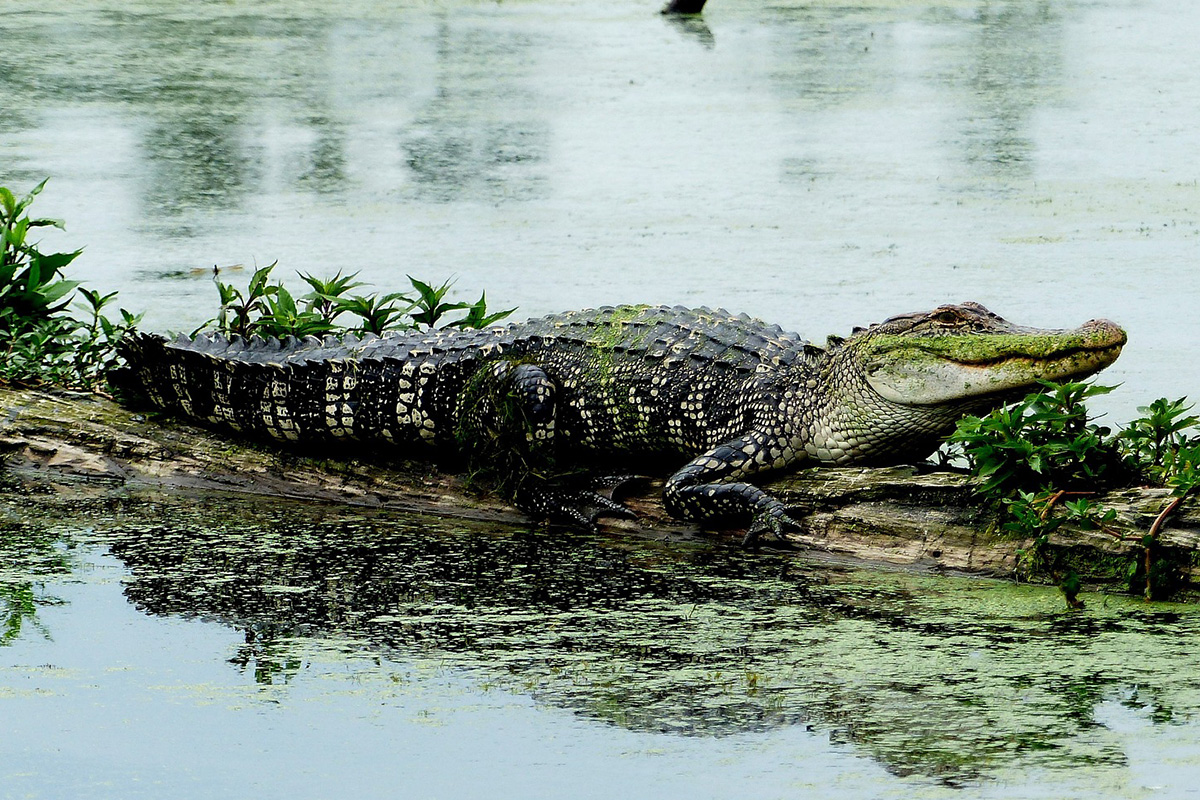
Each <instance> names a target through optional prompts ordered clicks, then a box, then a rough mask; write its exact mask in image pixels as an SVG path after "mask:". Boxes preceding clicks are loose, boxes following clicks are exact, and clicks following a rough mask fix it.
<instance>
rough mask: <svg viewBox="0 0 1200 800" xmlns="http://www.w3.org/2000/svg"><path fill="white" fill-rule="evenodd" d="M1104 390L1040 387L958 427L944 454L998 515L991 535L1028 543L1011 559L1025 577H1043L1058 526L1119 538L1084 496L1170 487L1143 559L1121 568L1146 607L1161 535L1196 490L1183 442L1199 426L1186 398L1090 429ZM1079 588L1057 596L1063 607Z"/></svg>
mask: <svg viewBox="0 0 1200 800" xmlns="http://www.w3.org/2000/svg"><path fill="white" fill-rule="evenodd" d="M1112 388H1113V387H1107V386H1097V385H1095V384H1088V383H1066V384H1054V383H1046V384H1044V385H1043V388H1042V390H1041V391H1039V392H1037V393H1034V394H1031V395H1029V396H1027V397H1026V398H1025V399H1024V400H1022V401H1021V402H1019V403H1017V404H1015V405H1013V406H1010V407H1007V408H1002V409H997V410H995V411H993V412H991V413H990V414H988V415H986V416H984V417H966V418H964V419H963V420H962V421H960V422H959V425H958V429H957V431H956V432H955V434H954V435H953V436H952V437H951V445H952V447H953V448H955V451H956V452H957V453H958V454H960V455H962V456H963V457H965V458H966V460H967V463H968V465H969V467H970V468H971V470H972V471H973V473H974V474H975V475H976V476H977V477H978V478H980V485H979V492H980V493H981V494H982V495H983V496H984V497H986V498H988V499H990V500H991V501H992V502H993V503H995V504H996V505H997V507H998V508H1000V509H1001V520H1000V523H999V529H1000V530H1001V531H1002V532H1004V533H1006V534H1008V535H1011V536H1014V537H1017V538H1021V539H1025V540H1028V541H1029V542H1030V544H1029V545H1028V546H1027V547H1024V548H1022V549H1021V550H1019V551H1018V553H1017V554H1018V558H1019V563H1020V567H1021V569H1022V570H1023V571H1025V572H1026V573H1030V574H1032V573H1038V572H1043V573H1044V572H1048V571H1050V570H1051V566H1052V565H1051V564H1050V563H1049V561H1048V559H1047V556H1046V546H1047V544H1048V543H1049V540H1050V537H1051V535H1052V534H1053V533H1054V532H1055V531H1057V530H1058V529H1059V528H1061V527H1062V526H1064V525H1070V526H1073V527H1076V528H1080V529H1084V530H1105V531H1108V532H1109V533H1112V534H1113V535H1114V536H1120V535H1119V534H1117V533H1115V532H1114V531H1113V530H1112V523H1113V522H1114V521H1115V519H1116V512H1115V511H1114V510H1113V509H1110V508H1105V507H1104V506H1102V505H1100V504H1099V503H1096V502H1094V501H1093V500H1091V499H1089V497H1088V496H1089V495H1092V494H1094V493H1095V492H1097V491H1098V490H1102V489H1107V488H1112V487H1113V486H1116V485H1127V484H1129V483H1131V482H1136V481H1144V482H1150V483H1155V484H1158V485H1165V486H1169V487H1171V495H1172V500H1171V501H1170V502H1169V503H1168V504H1167V505H1166V506H1165V507H1164V508H1163V509H1162V511H1161V513H1160V514H1159V515H1158V518H1157V519H1155V521H1154V523H1153V524H1152V525H1151V527H1150V530H1149V531H1148V532H1147V533H1146V534H1145V535H1144V536H1141V537H1136V539H1135V541H1136V543H1137V544H1139V545H1140V546H1141V548H1142V549H1141V553H1140V555H1139V556H1138V557H1134V558H1132V559H1131V560H1130V561H1129V564H1128V570H1127V575H1128V577H1129V579H1130V584H1131V588H1133V587H1134V586H1135V585H1141V586H1142V591H1143V593H1144V594H1145V596H1146V597H1147V598H1151V597H1154V596H1158V595H1159V594H1161V593H1162V588H1163V587H1164V586H1165V585H1166V584H1167V583H1168V582H1169V581H1170V580H1171V576H1170V575H1169V574H1168V573H1169V572H1170V570H1169V568H1168V567H1167V566H1166V562H1165V561H1162V560H1161V559H1156V558H1155V557H1154V555H1155V552H1156V550H1157V547H1158V534H1159V531H1160V530H1161V528H1162V526H1163V524H1165V520H1166V519H1167V517H1168V516H1169V515H1170V514H1171V513H1172V512H1174V511H1175V510H1176V509H1177V508H1178V507H1179V505H1180V503H1182V502H1183V500H1184V498H1186V497H1187V496H1188V495H1189V494H1190V493H1192V492H1193V491H1194V490H1195V489H1196V488H1197V486H1200V437H1198V436H1195V435H1189V434H1188V433H1187V432H1188V430H1189V429H1192V428H1194V427H1195V426H1196V424H1197V422H1200V418H1197V417H1195V416H1192V415H1189V414H1188V413H1187V412H1188V411H1190V410H1191V407H1190V406H1189V405H1188V404H1187V401H1186V398H1180V399H1178V400H1173V401H1171V400H1167V399H1166V398H1160V399H1159V400H1155V401H1154V402H1153V403H1151V404H1150V405H1149V406H1144V407H1141V408H1139V409H1138V410H1139V411H1140V412H1142V414H1143V415H1144V416H1142V417H1139V418H1138V419H1135V420H1133V421H1132V422H1130V423H1129V424H1128V425H1127V426H1125V427H1124V428H1123V429H1122V430H1121V431H1120V432H1119V433H1117V434H1116V435H1113V434H1112V432H1111V430H1110V429H1108V428H1107V427H1103V426H1099V425H1096V424H1095V423H1094V421H1093V420H1092V419H1091V417H1089V415H1088V412H1087V408H1086V402H1085V401H1086V400H1087V399H1089V398H1091V397H1095V396H1097V395H1102V394H1107V393H1108V392H1110V391H1112ZM1067 498H1075V499H1067ZM1064 580H1065V579H1064ZM1073 580H1074V582H1076V583H1077V582H1078V576H1077V575H1076V576H1075V578H1074V579H1073ZM1068 583H1070V581H1068ZM1065 585H1066V584H1064V586H1065ZM1077 588H1078V587H1077V586H1075V587H1074V589H1073V590H1072V592H1068V591H1067V589H1066V588H1064V593H1065V594H1067V597H1068V601H1069V602H1073V598H1074V594H1073V592H1074V591H1077Z"/></svg>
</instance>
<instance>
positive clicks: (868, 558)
mask: <svg viewBox="0 0 1200 800" xmlns="http://www.w3.org/2000/svg"><path fill="white" fill-rule="evenodd" d="M362 455H363V453H362V450H361V448H359V450H358V451H357V452H356V453H354V454H353V455H351V454H348V453H341V454H339V453H335V452H326V453H321V454H309V453H300V452H295V451H288V450H282V449H278V448H275V447H273V446H270V445H268V444H260V443H255V442H247V441H244V440H238V439H235V438H233V437H231V436H225V435H221V434H217V433H214V432H212V431H208V430H205V429H203V428H198V427H195V426H192V425H189V424H186V423H183V422H180V421H179V420H176V419H173V418H170V417H166V416H161V415H144V414H139V413H135V412H131V411H129V410H127V409H125V408H123V407H121V406H119V405H117V404H116V403H114V402H112V401H110V400H107V399H105V398H103V397H100V396H97V395H89V394H79V393H69V392H44V391H34V390H14V389H0V457H2V458H3V459H4V462H5V465H6V468H7V471H8V472H9V473H10V474H11V475H12V476H15V477H16V478H17V479H18V480H21V481H26V482H39V483H45V482H47V480H48V479H53V482H54V483H55V485H56V487H57V490H58V492H59V493H60V495H61V494H62V493H64V492H65V493H70V492H71V491H73V490H72V488H71V486H72V484H75V485H79V486H85V485H86V486H89V487H91V488H90V489H89V490H88V491H90V492H94V488H95V484H96V482H105V483H108V484H111V485H113V486H114V487H123V486H130V487H139V488H145V487H147V486H149V487H163V488H164V489H187V490H199V491H232V492H239V493H246V494H252V495H261V496H267V497H284V498H292V499H302V500H308V501H317V502H326V503H339V504H353V505H363V506H371V507H379V508H389V509H395V510H397V511H403V512H409V513H420V514H433V515H438V516H443V517H451V518H453V517H458V518H463V519H473V520H484V521H492V522H496V523H499V524H510V525H511V524H517V525H520V524H528V520H527V518H526V517H524V516H523V515H522V514H521V513H520V512H519V511H517V510H515V509H514V508H512V507H511V506H509V505H507V504H506V503H504V502H503V501H501V500H500V499H498V498H496V497H492V496H488V495H480V494H479V493H478V492H476V491H473V490H471V489H470V488H468V486H467V485H466V483H465V481H464V479H463V477H462V476H461V475H457V474H454V473H452V472H446V471H443V470H440V469H438V468H436V467H434V466H431V464H430V463H429V462H396V461H389V460H388V459H387V457H386V454H382V453H380V454H376V455H379V456H380V457H379V458H372V459H370V460H364V459H363V458H362ZM661 486H662V483H661V480H652V481H650V483H649V484H648V485H646V486H645V487H641V488H640V491H639V493H637V494H635V495H634V496H631V497H626V498H624V500H625V502H626V503H627V504H628V505H629V506H630V507H632V508H633V509H634V510H635V511H637V512H638V514H639V517H640V518H639V519H638V520H637V521H635V522H627V521H612V522H611V523H610V522H609V521H604V522H603V524H602V528H603V527H610V528H613V529H620V530H622V531H625V532H630V533H634V534H637V535H645V536H655V537H660V538H661V537H665V538H680V539H682V538H690V537H694V536H725V537H728V538H729V539H730V540H731V541H733V540H734V539H735V538H737V537H740V535H741V533H742V532H740V531H735V530H718V531H701V529H700V528H698V527H697V526H695V525H690V524H687V523H681V522H679V521H677V520H672V519H671V518H669V517H668V516H667V515H666V514H665V512H664V511H663V507H662V503H661V501H660V499H659V491H660V489H661ZM768 488H769V490H770V491H771V492H773V493H774V494H775V495H776V496H778V497H780V498H781V499H782V500H784V502H786V503H789V504H792V505H794V506H796V507H797V509H798V510H799V512H798V513H797V514H796V516H797V517H798V518H800V519H801V520H802V523H803V528H802V530H800V531H798V532H795V533H793V534H791V535H790V539H791V541H792V543H793V544H794V545H796V547H797V550H798V552H800V553H805V554H808V555H816V556H818V557H823V558H833V559H839V560H856V561H865V562H871V563H877V564H883V565H892V566H900V567H903V568H906V569H919V570H926V571H945V572H950V573H954V574H969V575H981V576H989V577H1007V576H1012V575H1013V574H1014V572H1015V571H1016V569H1017V566H1018V556H1017V553H1018V551H1019V550H1021V549H1022V548H1024V547H1026V546H1027V545H1028V543H1027V542H1021V541H1017V540H1014V539H1011V538H1003V537H1000V536H997V535H995V534H994V533H992V532H991V531H990V529H991V528H992V527H993V525H994V518H993V515H992V513H991V512H989V511H988V510H987V509H986V508H984V507H983V506H982V505H981V504H980V502H979V499H978V497H977V496H976V495H975V493H974V490H973V485H972V483H971V481H970V480H969V479H968V478H967V477H965V476H963V475H960V474H957V473H952V472H928V471H922V470H919V469H917V468H914V467H891V468H885V469H864V468H836V469H835V468H820V469H809V470H803V471H800V472H798V473H796V474H793V475H789V476H786V477H783V478H781V479H779V480H776V481H773V482H772V483H770V484H769V485H768ZM80 491H81V494H82V492H83V490H82V489H81V490H80ZM1094 500H1095V502H1098V503H1102V504H1104V505H1105V506H1107V507H1110V508H1113V509H1115V510H1116V511H1117V521H1116V523H1115V524H1114V525H1113V527H1112V528H1111V529H1110V530H1106V531H1084V530H1078V529H1070V528H1062V529H1059V531H1058V532H1056V534H1055V536H1054V537H1053V538H1052V540H1051V549H1052V551H1053V552H1054V553H1056V554H1057V563H1059V564H1067V565H1069V566H1070V567H1071V568H1072V569H1075V570H1076V571H1078V572H1079V573H1080V574H1081V575H1082V576H1083V577H1084V579H1085V581H1087V582H1088V583H1089V584H1091V585H1092V586H1094V587H1097V588H1103V587H1104V586H1105V585H1106V584H1107V585H1110V586H1112V587H1113V588H1114V589H1116V588H1119V589H1120V590H1122V591H1123V590H1125V587H1126V584H1127V582H1128V579H1127V577H1126V575H1125V574H1124V573H1125V570H1126V569H1127V567H1128V565H1129V564H1130V563H1131V560H1132V559H1136V558H1137V557H1139V554H1140V553H1141V552H1142V543H1141V538H1142V536H1143V535H1144V534H1145V533H1146V532H1147V531H1149V529H1150V526H1151V524H1152V523H1153V521H1154V519H1155V517H1156V516H1157V515H1158V514H1159V512H1160V511H1161V510H1162V509H1163V508H1164V507H1165V506H1166V505H1167V503H1168V502H1169V500H1170V497H1169V495H1168V492H1167V490H1165V489H1154V488H1135V489H1128V490H1123V491H1120V492H1114V493H1111V494H1108V495H1104V496H1100V497H1097V498H1094ZM1159 543H1160V545H1161V546H1160V548H1159V551H1160V552H1161V553H1167V554H1170V557H1171V560H1172V563H1173V564H1174V567H1173V568H1174V569H1176V570H1177V572H1178V573H1179V578H1180V579H1181V581H1180V583H1179V584H1177V585H1178V586H1179V588H1180V589H1181V590H1182V591H1183V594H1185V595H1193V594H1194V593H1195V591H1194V590H1195V588H1196V587H1195V584H1196V579H1195V576H1194V574H1193V568H1192V563H1193V562H1194V561H1196V560H1197V559H1196V558H1195V554H1196V552H1197V550H1198V549H1200V508H1197V507H1196V505H1195V504H1192V503H1185V504H1183V506H1182V507H1181V508H1180V509H1179V510H1178V511H1176V512H1175V513H1174V514H1173V515H1172V516H1171V518H1170V520H1169V521H1168V523H1167V524H1166V526H1165V527H1164V528H1163V529H1162V531H1161V532H1160V534H1159ZM1044 578H1045V579H1046V580H1050V579H1052V578H1053V575H1046V576H1044Z"/></svg>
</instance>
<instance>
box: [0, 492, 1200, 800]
mask: <svg viewBox="0 0 1200 800" xmlns="http://www.w3.org/2000/svg"><path fill="white" fill-rule="evenodd" d="M34 508H36V509H37V510H38V513H39V514H41V515H44V516H45V517H46V518H47V519H53V520H55V521H54V522H46V523H44V524H37V523H34V524H31V523H29V522H28V520H29V518H30V517H31V513H30V509H31V506H30V505H29V502H28V500H27V499H26V500H22V499H20V498H14V497H11V496H9V497H8V499H7V501H6V503H5V504H4V506H3V507H2V508H0V513H2V514H3V519H4V520H5V521H4V522H3V524H2V525H0V545H2V546H3V559H4V564H5V567H4V569H3V572H0V597H2V598H3V599H2V600H0V622H3V623H4V624H5V626H6V627H5V628H4V632H3V634H2V636H3V647H2V648H0V708H3V710H4V718H5V720H6V728H7V730H9V731H11V732H12V735H8V736H6V737H5V738H4V739H3V742H2V743H0V786H3V787H4V788H3V790H2V791H0V795H2V796H5V797H27V796H29V797H62V796H71V797H106V796H112V797H118V796H119V797H140V796H147V797H150V796H153V797H168V796H169V797H217V796H250V795H249V794H248V792H249V791H250V790H253V794H254V796H265V797H284V796H300V797H334V796H349V795H350V794H353V795H356V796H368V797H385V796H402V797H458V796H471V795H474V794H475V793H477V792H478V791H481V790H483V789H485V788H486V789H487V790H488V792H489V796H496V797H561V796H572V797H575V796H579V797H614V796H662V797H681V798H682V797H694V796H702V797H735V796H736V797H745V796H751V797H793V796H807V794H808V793H812V792H818V790H819V792H818V793H819V795H820V796H822V797H866V796H881V797H882V796H887V797H911V796H919V797H937V796H942V795H943V794H945V795H956V796H957V795H958V793H959V792H961V791H964V790H966V791H967V792H968V794H969V796H989V797H1033V796H1037V797H1063V796H1077V795H1076V794H1075V793H1076V792H1084V791H1089V792H1095V793H1096V796H1105V797H1109V796H1114V797H1116V796H1120V797H1141V796H1150V795H1151V793H1152V792H1153V793H1154V796H1171V797H1185V796H1189V795H1188V792H1189V791H1194V787H1195V786H1196V785H1197V783H1196V780H1197V778H1198V777H1200V760H1198V759H1197V757H1196V755H1195V751H1196V742H1197V741H1198V740H1200V719H1198V718H1197V714H1198V712H1200V681H1198V680H1197V678H1198V673H1197V669H1196V666H1195V652H1196V650H1195V645H1194V642H1195V638H1196V636H1197V634H1200V608H1196V607H1191V606H1172V605H1165V604H1158V605H1153V606H1147V605H1146V604H1144V603H1141V602H1139V601H1135V600H1125V599H1119V598H1105V597H1103V596H1098V595H1097V596H1089V597H1086V598H1085V599H1086V600H1087V603H1088V608H1087V610H1086V611H1085V612H1083V613H1079V612H1068V611H1066V610H1065V607H1064V603H1063V600H1062V597H1061V595H1059V594H1058V593H1057V592H1056V591H1054V590H1051V589H1044V588H1035V587H1027V586H1014V585H1010V584H1004V583H995V582H978V581H965V580H954V579H937V578H930V577H916V576H911V575H902V574H901V575H898V574H888V573H878V572H865V571H861V570H855V569H847V568H837V567H831V566H829V565H828V564H809V563H805V562H803V561H798V560H797V559H796V558H795V557H793V556H791V555H774V556H773V555H769V554H747V553H744V552H741V551H739V550H735V549H731V548H730V547H728V546H727V545H724V544H719V543H712V544H707V543H698V544H690V545H689V544H680V543H671V544H667V543H661V542H654V541H646V540H644V539H637V538H621V537H613V536H590V535H579V534H570V533H555V534H554V535H550V534H548V533H547V532H545V531H541V530H528V529H520V528H517V529H499V530H497V529H494V528H484V527H481V526H470V525H462V524H455V525H450V524H448V523H445V522H440V521H437V520H433V519H429V518H405V517H397V516H396V515H394V514H376V513H362V512H361V511H340V510H337V509H332V508H327V507H313V506H304V505H298V504H295V505H293V504H273V506H272V507H270V508H264V506H263V504H262V503H259V502H247V501H238V500H233V499H229V498H222V499H211V498H210V499H188V498H185V497H161V496H160V497H154V498H145V497H143V498H125V499H121V500H112V499H109V500H99V499H98V500H96V501H93V502H89V503H86V504H82V505H81V504H74V505H71V506H67V507H62V506H60V505H57V504H53V503H50V504H40V505H37V506H34ZM205 520H219V521H213V522H206V521H205ZM65 765H70V768H69V769H68V768H66V766H65ZM1164 792H1165V794H1163V793H1164Z"/></svg>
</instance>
